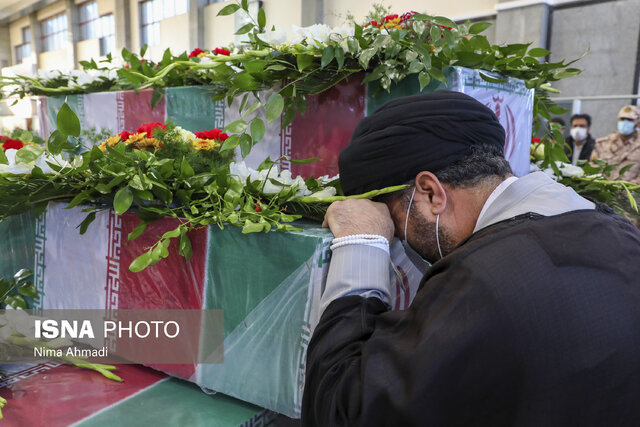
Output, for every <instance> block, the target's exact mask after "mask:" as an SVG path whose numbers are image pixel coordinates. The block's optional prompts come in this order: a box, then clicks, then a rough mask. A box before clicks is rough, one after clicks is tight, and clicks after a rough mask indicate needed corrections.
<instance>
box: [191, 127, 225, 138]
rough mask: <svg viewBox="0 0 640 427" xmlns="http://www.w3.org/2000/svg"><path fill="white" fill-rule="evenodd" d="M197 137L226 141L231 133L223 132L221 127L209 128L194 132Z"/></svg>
mask: <svg viewBox="0 0 640 427" xmlns="http://www.w3.org/2000/svg"><path fill="white" fill-rule="evenodd" d="M194 134H195V135H196V138H200V139H217V140H219V141H226V140H227V138H229V135H227V134H226V133H223V132H222V131H221V130H220V129H209V130H203V131H200V132H194Z"/></svg>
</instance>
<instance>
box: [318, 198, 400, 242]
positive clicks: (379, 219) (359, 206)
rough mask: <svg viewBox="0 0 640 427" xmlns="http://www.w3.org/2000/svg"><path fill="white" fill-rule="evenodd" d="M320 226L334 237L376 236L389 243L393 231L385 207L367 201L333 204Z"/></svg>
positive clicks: (345, 201) (391, 222) (346, 201)
mask: <svg viewBox="0 0 640 427" xmlns="http://www.w3.org/2000/svg"><path fill="white" fill-rule="evenodd" d="M322 226H323V227H329V229H330V230H331V232H332V233H333V235H334V237H344V236H350V235H353V234H377V235H380V236H383V237H385V238H386V239H387V240H388V241H389V243H391V240H392V239H393V234H394V229H395V227H394V225H393V221H392V220H391V215H390V214H389V209H388V208H387V205H385V204H384V203H376V202H372V201H371V200H367V199H348V200H343V201H341V202H333V203H332V204H331V206H329V209H327V214H326V215H325V216H324V222H323V223H322Z"/></svg>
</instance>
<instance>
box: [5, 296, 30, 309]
mask: <svg viewBox="0 0 640 427" xmlns="http://www.w3.org/2000/svg"><path fill="white" fill-rule="evenodd" d="M4 302H5V303H6V304H7V305H9V306H11V307H13V308H18V307H19V308H22V309H26V308H27V303H26V302H25V301H24V298H22V297H21V296H20V295H9V296H8V297H7V299H5V300H4Z"/></svg>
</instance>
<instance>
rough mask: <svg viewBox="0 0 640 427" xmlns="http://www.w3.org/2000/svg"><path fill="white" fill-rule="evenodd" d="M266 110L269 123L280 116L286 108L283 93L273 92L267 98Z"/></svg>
mask: <svg viewBox="0 0 640 427" xmlns="http://www.w3.org/2000/svg"><path fill="white" fill-rule="evenodd" d="M265 110H266V115H267V120H268V121H269V123H271V122H273V121H274V120H276V119H277V118H279V117H280V115H281V114H282V110H284V98H282V95H280V94H279V93H274V94H272V95H271V96H270V97H269V99H268V100H267V105H266V107H265Z"/></svg>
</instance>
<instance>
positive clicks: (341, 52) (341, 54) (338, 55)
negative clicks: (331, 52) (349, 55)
mask: <svg viewBox="0 0 640 427" xmlns="http://www.w3.org/2000/svg"><path fill="white" fill-rule="evenodd" d="M335 55H336V61H337V62H338V70H340V69H341V68H342V66H343V65H344V50H343V49H342V48H341V47H336V52H335Z"/></svg>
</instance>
